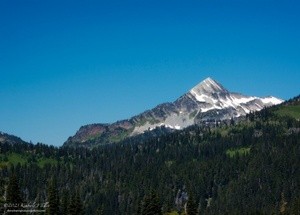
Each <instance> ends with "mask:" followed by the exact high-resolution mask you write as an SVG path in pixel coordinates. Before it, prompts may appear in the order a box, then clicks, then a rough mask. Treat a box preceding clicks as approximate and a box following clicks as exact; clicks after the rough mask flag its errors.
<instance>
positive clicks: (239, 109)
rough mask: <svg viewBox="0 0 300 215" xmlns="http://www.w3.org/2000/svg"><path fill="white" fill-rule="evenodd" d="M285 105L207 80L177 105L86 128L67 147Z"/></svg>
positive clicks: (272, 98)
mask: <svg viewBox="0 0 300 215" xmlns="http://www.w3.org/2000/svg"><path fill="white" fill-rule="evenodd" d="M282 102H283V100H281V99H278V98H276V97H273V96H269V97H263V98H260V97H256V96H245V95H242V94H239V93H231V92H229V91H228V90H227V89H225V88H224V87H223V86H222V85H221V84H219V83H218V82H217V81H215V80H213V79H211V78H207V79H205V80H204V81H202V82H201V83H199V84H198V85H197V86H195V87H194V88H192V89H191V90H190V91H189V92H187V93H186V94H184V95H183V96H181V97H180V98H178V99H177V100H176V101H175V102H171V103H164V104H160V105H158V106H157V107H155V108H153V109H152V110H148V111H145V112H144V113H142V114H139V115H137V116H134V117H132V118H131V119H129V120H122V121H118V122H116V123H113V124H92V125H86V126H83V127H81V128H80V129H79V131H78V132H77V133H76V134H75V135H74V136H73V137H70V138H69V139H68V140H67V141H66V142H65V144H64V145H78V144H79V145H97V144H107V143H113V142H118V141H120V140H123V139H125V138H126V137H129V136H135V135H138V134H142V133H144V132H145V131H149V130H150V131H151V130H153V129H155V128H157V127H162V126H164V127H166V128H170V129H174V130H179V129H183V128H186V127H188V126H190V125H194V124H197V123H201V122H203V121H208V120H209V121H211V120H226V119H231V118H236V117H240V116H244V115H246V114H247V113H250V112H254V111H260V110H262V109H263V108H264V107H269V106H272V105H277V104H280V103H282Z"/></svg>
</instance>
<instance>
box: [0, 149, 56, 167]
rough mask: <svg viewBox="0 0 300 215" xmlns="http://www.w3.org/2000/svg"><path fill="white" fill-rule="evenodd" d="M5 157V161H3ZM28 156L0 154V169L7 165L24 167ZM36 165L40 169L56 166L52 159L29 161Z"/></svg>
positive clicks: (43, 158)
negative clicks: (46, 166)
mask: <svg viewBox="0 0 300 215" xmlns="http://www.w3.org/2000/svg"><path fill="white" fill-rule="evenodd" d="M5 157H6V159H4V158H5ZM28 159H29V155H28V154H17V153H9V154H6V155H4V154H0V168H1V167H4V166H9V165H17V164H20V165H24V164H27V163H28V162H29V160H28ZM31 162H33V163H36V164H37V165H38V166H39V167H40V168H43V167H44V166H45V165H47V164H50V165H56V164H57V160H55V159H53V158H46V157H40V158H38V159H37V160H34V161H31Z"/></svg>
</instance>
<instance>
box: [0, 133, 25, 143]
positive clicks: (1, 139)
mask: <svg viewBox="0 0 300 215" xmlns="http://www.w3.org/2000/svg"><path fill="white" fill-rule="evenodd" d="M2 143H9V144H17V143H18V144H23V143H26V142H25V141H24V140H22V139H21V138H19V137H16V136H14V135H10V134H6V133H3V132H0V144H2Z"/></svg>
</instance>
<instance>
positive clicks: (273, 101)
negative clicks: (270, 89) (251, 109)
mask: <svg viewBox="0 0 300 215" xmlns="http://www.w3.org/2000/svg"><path fill="white" fill-rule="evenodd" d="M261 101H262V102H263V103H264V104H269V103H271V104H274V105H279V104H281V103H282V102H284V101H283V100H281V99H278V98H275V97H273V96H270V97H265V98H262V99H261Z"/></svg>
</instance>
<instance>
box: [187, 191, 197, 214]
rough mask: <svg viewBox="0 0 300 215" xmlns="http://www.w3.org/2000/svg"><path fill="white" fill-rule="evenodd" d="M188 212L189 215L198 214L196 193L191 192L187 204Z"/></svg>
mask: <svg viewBox="0 0 300 215" xmlns="http://www.w3.org/2000/svg"><path fill="white" fill-rule="evenodd" d="M186 214H187V215H197V214H198V212H197V204H196V202H195V199H194V195H193V194H192V193H191V194H190V196H189V198H188V201H187V204H186Z"/></svg>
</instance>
